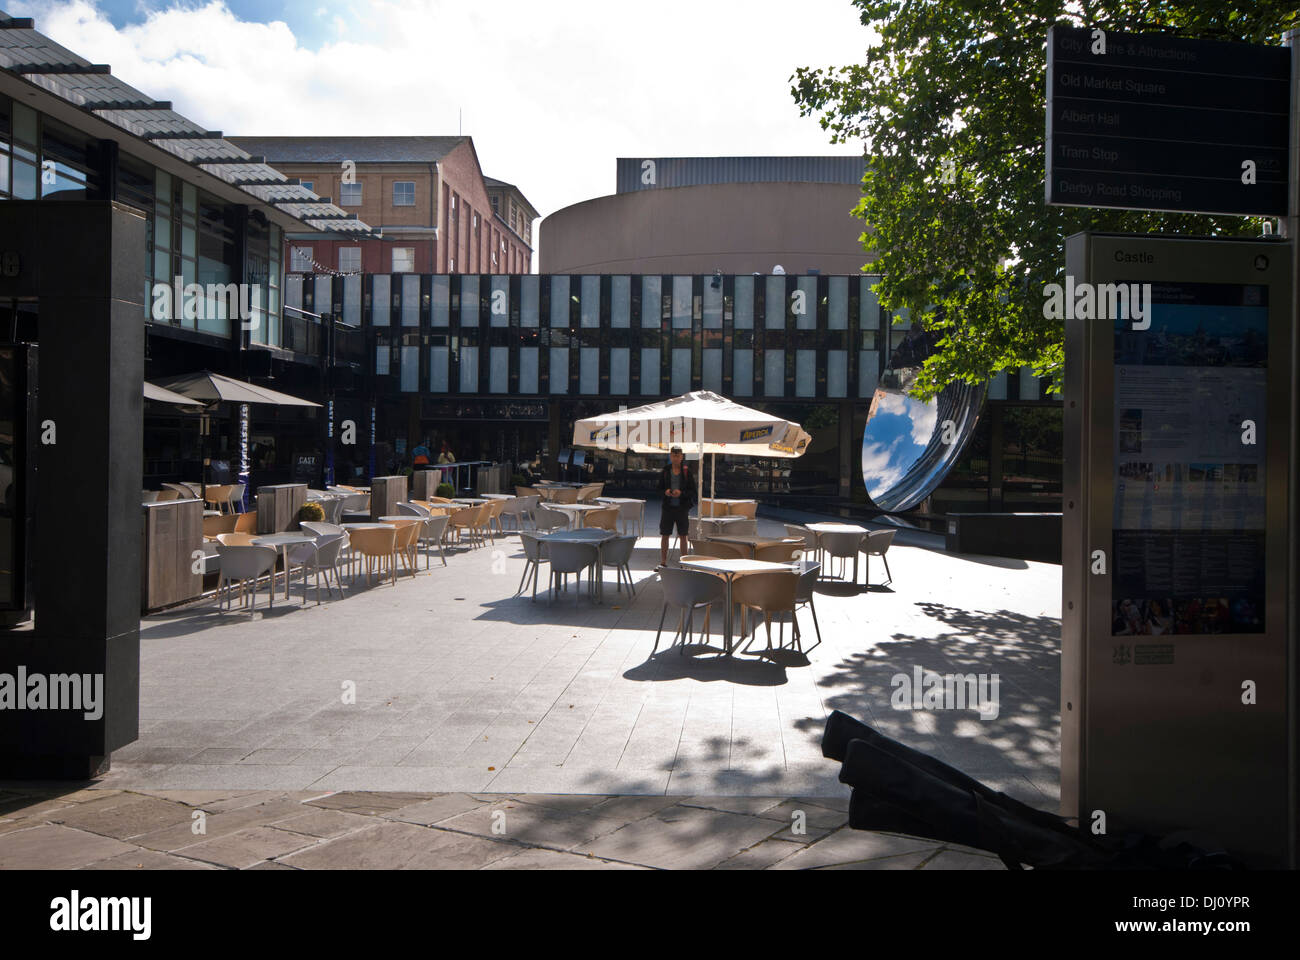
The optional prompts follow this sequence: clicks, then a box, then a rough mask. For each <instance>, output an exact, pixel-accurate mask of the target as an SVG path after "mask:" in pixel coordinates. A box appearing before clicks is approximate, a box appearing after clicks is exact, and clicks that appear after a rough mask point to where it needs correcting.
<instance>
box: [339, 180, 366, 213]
mask: <svg viewBox="0 0 1300 960" xmlns="http://www.w3.org/2000/svg"><path fill="white" fill-rule="evenodd" d="M339 203H340V204H341V205H342V206H345V207H359V206H361V183H360V181H358V182H356V183H344V184H341V185H340V186H339Z"/></svg>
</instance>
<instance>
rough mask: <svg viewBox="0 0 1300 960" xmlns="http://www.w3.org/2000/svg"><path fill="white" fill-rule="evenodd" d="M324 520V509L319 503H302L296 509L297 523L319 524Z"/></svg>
mask: <svg viewBox="0 0 1300 960" xmlns="http://www.w3.org/2000/svg"><path fill="white" fill-rule="evenodd" d="M324 519H325V509H324V508H323V507H322V506H321V505H320V504H319V503H310V502H308V503H304V504H303V505H302V506H301V507H299V508H298V522H299V523H301V522H302V521H304V520H306V521H307V522H308V523H320V522H321V521H322V520H324Z"/></svg>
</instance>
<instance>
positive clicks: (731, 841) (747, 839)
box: [578, 806, 775, 869]
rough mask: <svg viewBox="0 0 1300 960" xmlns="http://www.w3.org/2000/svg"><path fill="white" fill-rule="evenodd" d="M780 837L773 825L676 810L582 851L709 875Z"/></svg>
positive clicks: (601, 839)
mask: <svg viewBox="0 0 1300 960" xmlns="http://www.w3.org/2000/svg"><path fill="white" fill-rule="evenodd" d="M773 832H775V831H774V829H773V824H772V823H771V822H770V821H766V820H760V819H758V818H757V817H748V816H743V815H741V814H735V813H725V812H722V811H719V810H705V809H703V808H698V807H682V806H674V807H669V808H667V809H665V810H660V811H659V812H658V813H656V814H654V815H653V816H649V817H645V818H644V819H641V820H636V821H634V822H632V823H629V824H627V825H626V826H624V827H622V828H621V829H619V830H616V831H614V832H613V833H611V834H608V835H606V836H603V837H599V838H597V839H596V840H595V841H593V842H592V843H590V844H587V845H584V846H583V847H581V848H578V852H581V853H591V854H594V855H595V856H598V857H605V858H607V859H611V860H626V861H628V862H630V863H642V864H646V865H647V866H652V867H660V868H664V869H681V868H686V869H707V868H710V867H713V866H715V865H717V864H718V863H721V862H722V861H724V860H727V859H730V858H731V857H733V856H735V855H736V854H738V853H740V852H741V851H742V850H745V849H747V848H749V847H751V846H753V845H754V844H755V843H758V842H759V841H760V840H764V839H766V838H767V837H768V835H770V834H771V833H773Z"/></svg>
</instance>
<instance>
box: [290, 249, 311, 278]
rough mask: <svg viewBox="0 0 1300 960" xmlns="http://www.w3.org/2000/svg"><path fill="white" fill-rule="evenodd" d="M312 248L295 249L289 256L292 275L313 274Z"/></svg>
mask: <svg viewBox="0 0 1300 960" xmlns="http://www.w3.org/2000/svg"><path fill="white" fill-rule="evenodd" d="M311 255H312V248H311V247H294V248H293V250H292V251H291V252H290V255H289V272H290V273H311V272H312V263H311Z"/></svg>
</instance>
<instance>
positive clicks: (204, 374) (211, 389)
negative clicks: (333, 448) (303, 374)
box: [146, 370, 320, 497]
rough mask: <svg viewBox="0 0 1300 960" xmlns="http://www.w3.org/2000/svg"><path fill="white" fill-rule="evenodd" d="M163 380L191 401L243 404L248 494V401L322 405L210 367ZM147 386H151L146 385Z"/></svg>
mask: <svg viewBox="0 0 1300 960" xmlns="http://www.w3.org/2000/svg"><path fill="white" fill-rule="evenodd" d="M161 382H162V383H163V384H165V385H166V389H167V390H174V391H175V392H176V393H178V394H181V395H182V396H183V397H187V398H189V401H195V400H197V401H199V402H201V403H204V404H216V403H223V402H224V403H237V404H239V477H240V479H241V482H242V483H243V484H244V490H245V494H244V495H245V497H247V495H248V493H247V491H248V487H249V482H248V480H249V467H248V404H250V403H263V404H269V405H271V406H276V407H319V406H320V404H319V403H312V402H311V401H310V400H303V399H302V398H300V397H292V396H290V395H289V394H287V393H280V391H278V390H271V389H268V388H267V387H259V386H256V385H254V384H251V383H246V382H244V381H243V380H235V379H232V378H231V377H227V376H223V375H222V374H219V373H213V372H212V371H210V370H201V371H200V372H198V373H188V374H185V375H184V376H180V377H165V378H163V380H162V381H161ZM147 386H149V385H148V384H146V387H147ZM203 485H204V489H205V490H206V488H207V477H206V476H205V477H204V478H203Z"/></svg>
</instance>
